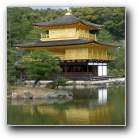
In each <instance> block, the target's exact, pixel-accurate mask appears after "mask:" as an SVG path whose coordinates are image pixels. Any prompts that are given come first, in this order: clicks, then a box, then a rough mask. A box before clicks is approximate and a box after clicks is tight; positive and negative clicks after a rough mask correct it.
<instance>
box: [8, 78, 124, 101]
mask: <svg viewBox="0 0 138 138" xmlns="http://www.w3.org/2000/svg"><path fill="white" fill-rule="evenodd" d="M33 82H34V81H25V82H24V83H25V84H26V86H13V89H14V90H11V91H10V92H7V99H25V96H24V91H28V92H29V93H30V94H32V95H33V99H45V97H46V94H47V93H50V92H56V91H58V90H56V89H50V88H45V86H46V85H47V84H48V83H50V82H52V81H40V82H39V84H38V85H37V87H35V88H32V87H31V84H33ZM27 84H28V85H27ZM121 84H123V85H124V84H125V78H114V79H110V80H99V81H68V82H67V87H74V86H76V87H82V88H84V87H103V86H104V87H113V86H116V85H121ZM42 86H43V87H42ZM60 87H63V86H59V88H60ZM65 87H66V86H65Z"/></svg>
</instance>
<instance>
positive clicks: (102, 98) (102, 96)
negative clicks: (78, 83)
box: [98, 89, 107, 104]
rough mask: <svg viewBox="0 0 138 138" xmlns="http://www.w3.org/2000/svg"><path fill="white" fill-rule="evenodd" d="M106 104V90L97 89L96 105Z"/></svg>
mask: <svg viewBox="0 0 138 138" xmlns="http://www.w3.org/2000/svg"><path fill="white" fill-rule="evenodd" d="M106 102H107V89H98V103H99V104H106Z"/></svg>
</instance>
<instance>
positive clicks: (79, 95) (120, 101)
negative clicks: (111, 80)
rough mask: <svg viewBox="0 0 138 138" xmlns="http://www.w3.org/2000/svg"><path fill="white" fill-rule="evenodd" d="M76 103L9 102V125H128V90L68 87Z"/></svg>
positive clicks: (121, 88)
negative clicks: (126, 96) (126, 97)
mask: <svg viewBox="0 0 138 138" xmlns="http://www.w3.org/2000/svg"><path fill="white" fill-rule="evenodd" d="M61 89H63V90H70V91H72V92H73V94H74V95H73V100H71V101H65V100H54V99H53V100H27V99H26V100H8V104H7V124H8V125H121V126H123V125H125V124H126V122H125V120H126V119H125V116H126V115H125V113H126V111H125V95H126V94H125V87H124V86H118V87H112V88H87V87H84V88H83V87H79V88H76V87H66V88H65V87H64V88H61Z"/></svg>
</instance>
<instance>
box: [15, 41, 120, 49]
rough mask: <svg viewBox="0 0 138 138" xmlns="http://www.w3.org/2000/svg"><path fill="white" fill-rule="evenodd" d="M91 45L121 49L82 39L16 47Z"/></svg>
mask: <svg viewBox="0 0 138 138" xmlns="http://www.w3.org/2000/svg"><path fill="white" fill-rule="evenodd" d="M89 43H95V44H99V45H101V46H111V47H119V45H115V44H104V43H99V42H97V41H94V40H82V39H73V40H58V41H57V40H56V41H40V42H35V43H29V44H16V45H15V47H20V48H32V47H53V46H57V47H58V46H70V45H72V46H73V45H81V44H89Z"/></svg>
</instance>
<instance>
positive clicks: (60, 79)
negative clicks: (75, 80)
mask: <svg viewBox="0 0 138 138" xmlns="http://www.w3.org/2000/svg"><path fill="white" fill-rule="evenodd" d="M67 81H68V79H66V78H64V77H61V76H58V77H57V78H56V79H55V80H54V81H53V85H54V87H57V88H58V86H65V85H66V82H67Z"/></svg>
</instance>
